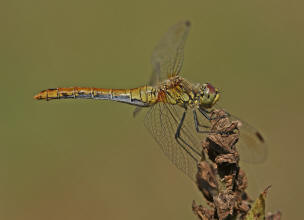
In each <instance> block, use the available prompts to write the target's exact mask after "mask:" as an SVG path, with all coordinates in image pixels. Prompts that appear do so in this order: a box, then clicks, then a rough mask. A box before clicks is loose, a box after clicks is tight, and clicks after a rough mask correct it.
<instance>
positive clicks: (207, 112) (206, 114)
mask: <svg viewBox="0 0 304 220" xmlns="http://www.w3.org/2000/svg"><path fill="white" fill-rule="evenodd" d="M198 110H199V111H200V113H202V115H204V116H205V118H207V119H208V120H209V121H211V120H217V119H221V118H225V117H227V116H228V117H229V116H230V114H229V113H228V112H225V113H226V115H223V116H219V117H213V118H212V117H210V116H209V115H208V114H210V113H211V112H210V111H208V110H206V109H202V108H198Z"/></svg>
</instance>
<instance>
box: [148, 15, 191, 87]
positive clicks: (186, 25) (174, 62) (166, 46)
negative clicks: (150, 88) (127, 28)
mask: <svg viewBox="0 0 304 220" xmlns="http://www.w3.org/2000/svg"><path fill="white" fill-rule="evenodd" d="M189 30H190V22H189V21H181V22H179V23H177V24H175V25H174V26H172V27H171V28H170V29H169V30H168V32H167V33H166V34H165V35H164V36H163V37H162V39H161V40H160V41H159V43H158V44H157V45H156V47H155V49H154V51H153V53H152V58H151V62H152V67H153V73H152V76H151V78H150V84H151V85H154V84H156V83H157V82H159V81H162V80H164V79H167V78H168V77H170V76H174V75H178V74H179V73H180V71H181V68H182V66H183V60H184V45H185V41H186V38H187V35H188V33H189Z"/></svg>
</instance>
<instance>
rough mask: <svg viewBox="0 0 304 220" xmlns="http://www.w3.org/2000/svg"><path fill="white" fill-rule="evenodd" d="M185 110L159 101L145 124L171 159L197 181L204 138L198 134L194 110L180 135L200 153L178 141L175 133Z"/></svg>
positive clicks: (146, 118)
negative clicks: (194, 122)
mask: <svg viewBox="0 0 304 220" xmlns="http://www.w3.org/2000/svg"><path fill="white" fill-rule="evenodd" d="M183 111H184V110H183V109H182V108H180V107H175V106H173V105H168V104H165V103H157V104H155V105H154V106H153V107H151V108H150V109H149V111H148V112H147V114H146V117H145V126H146V127H147V129H148V130H149V131H150V133H151V134H152V136H153V137H154V139H155V140H156V142H157V143H158V144H159V145H160V147H161V149H162V151H163V152H164V154H165V155H166V156H167V157H168V158H169V160H170V161H171V162H172V163H173V164H174V165H175V166H176V167H177V168H178V169H180V170H181V171H182V172H184V173H185V174H186V175H187V176H188V177H190V179H192V180H193V181H195V174H196V172H197V163H198V161H200V160H201V155H200V152H201V151H202V146H201V141H202V139H200V138H199V137H198V136H197V135H196V134H197V133H196V131H195V130H194V124H193V116H192V112H189V113H187V114H186V118H185V121H184V124H183V126H182V128H181V133H180V136H181V138H183V139H184V140H185V142H187V143H188V144H189V145H191V146H192V147H193V148H194V149H196V152H199V153H195V152H194V151H193V150H191V148H189V147H187V146H185V148H183V147H182V146H181V145H179V143H178V142H177V141H176V139H175V133H176V130H177V127H178V124H179V122H180V120H181V118H182V113H183Z"/></svg>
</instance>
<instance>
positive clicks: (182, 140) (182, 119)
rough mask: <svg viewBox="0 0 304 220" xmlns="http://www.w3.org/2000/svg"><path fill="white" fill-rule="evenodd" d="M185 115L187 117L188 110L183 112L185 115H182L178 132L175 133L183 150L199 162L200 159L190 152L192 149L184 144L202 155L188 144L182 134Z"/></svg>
mask: <svg viewBox="0 0 304 220" xmlns="http://www.w3.org/2000/svg"><path fill="white" fill-rule="evenodd" d="M185 117H186V110H185V111H184V112H183V115H182V118H181V120H180V122H179V124H178V126H177V129H176V133H175V139H176V141H177V143H178V144H179V145H180V146H181V147H182V148H183V150H185V151H186V153H187V154H189V155H190V157H192V158H193V159H194V160H195V161H196V162H198V160H197V159H196V158H195V157H194V156H193V155H192V154H191V153H190V151H189V150H188V149H187V148H186V147H185V146H184V145H186V146H187V147H189V148H190V149H191V150H192V151H193V152H194V153H196V154H197V155H198V156H201V153H200V152H198V151H197V150H195V149H194V148H193V147H192V146H191V145H190V144H188V143H187V142H186V141H185V140H184V139H183V138H182V137H181V136H180V131H181V129H182V126H183V123H184V120H185ZM180 141H181V142H182V143H181V142H180Z"/></svg>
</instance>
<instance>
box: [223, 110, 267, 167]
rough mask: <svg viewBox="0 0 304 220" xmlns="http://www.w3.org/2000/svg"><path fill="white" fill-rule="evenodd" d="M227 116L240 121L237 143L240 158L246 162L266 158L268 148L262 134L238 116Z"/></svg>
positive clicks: (262, 160) (256, 161) (259, 161)
mask: <svg viewBox="0 0 304 220" xmlns="http://www.w3.org/2000/svg"><path fill="white" fill-rule="evenodd" d="M228 114H229V113H228ZM229 117H230V119H231V120H233V121H239V123H240V138H239V141H238V143H237V146H238V150H239V153H240V159H241V160H242V161H244V162H248V163H262V162H264V161H265V160H266V159H267V154H268V148H267V145H266V143H265V140H264V138H263V136H262V134H261V133H260V132H259V131H258V130H257V129H256V128H254V127H253V126H251V125H250V124H248V123H247V122H245V121H243V120H241V119H240V118H238V117H236V116H234V115H230V116H229Z"/></svg>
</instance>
